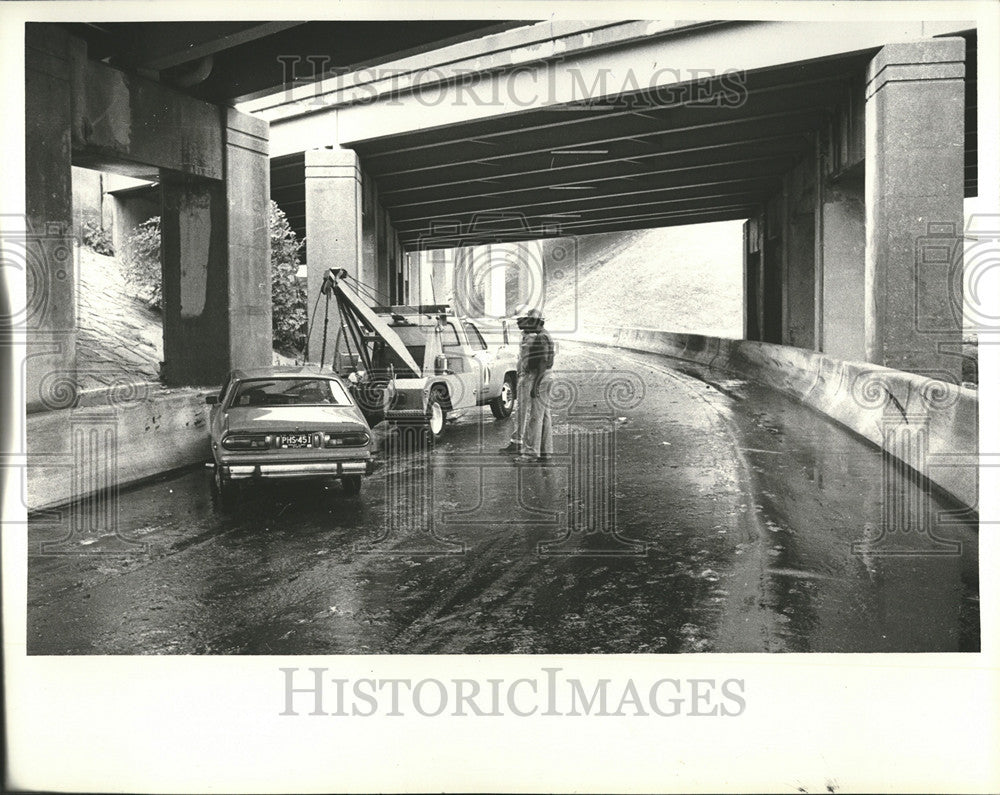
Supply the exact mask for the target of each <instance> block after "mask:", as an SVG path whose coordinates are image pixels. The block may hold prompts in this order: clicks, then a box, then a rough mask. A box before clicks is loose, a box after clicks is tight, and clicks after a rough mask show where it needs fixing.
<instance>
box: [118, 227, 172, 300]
mask: <svg viewBox="0 0 1000 795" xmlns="http://www.w3.org/2000/svg"><path fill="white" fill-rule="evenodd" d="M122 249H123V251H122V256H121V265H122V268H123V272H124V275H125V281H126V282H128V283H129V284H130V285H131V286H132V287H133V288H134V289H135V291H136V298H138V299H139V300H140V301H142V302H143V303H144V304H146V305H147V306H149V307H150V308H151V309H160V308H161V304H162V303H163V290H162V286H163V271H162V268H161V267H160V216H158V215H156V216H153V217H152V218H150V219H149V220H148V221H144V222H143V223H141V224H139V225H138V226H137V227H136V228H135V229H133V230H132V231H131V232H129V233H128V235H127V236H126V237H125V242H124V245H123V246H122Z"/></svg>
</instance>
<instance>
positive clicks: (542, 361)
mask: <svg viewBox="0 0 1000 795" xmlns="http://www.w3.org/2000/svg"><path fill="white" fill-rule="evenodd" d="M526 317H527V319H529V320H530V323H531V326H532V328H534V329H535V331H536V333H535V336H534V338H533V339H532V340H531V343H530V345H529V346H528V357H527V362H526V363H525V370H526V371H527V373H528V377H529V378H530V379H531V388H530V389H529V390H528V396H529V398H530V403H529V407H528V424H527V427H526V428H525V430H524V438H523V440H522V444H521V455H520V456H518V457H517V458H515V459H514V462H515V463H517V464H528V463H533V462H535V461H544V460H546V459H547V458H549V457H550V456H551V455H552V414H551V412H550V410H549V402H550V401H549V389H550V387H551V382H552V378H551V376H550V374H549V371H550V370H551V369H552V365H553V363H554V361H555V343H553V341H552V337H551V336H549V332H547V331H546V330H545V318H543V317H542V313H541V312H540V311H539V310H537V309H531V310H529V311H528V314H527V316H526Z"/></svg>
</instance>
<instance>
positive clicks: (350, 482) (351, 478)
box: [340, 475, 361, 497]
mask: <svg viewBox="0 0 1000 795" xmlns="http://www.w3.org/2000/svg"><path fill="white" fill-rule="evenodd" d="M340 484H341V485H342V486H343V487H344V493H345V494H346V495H347V496H348V497H357V496H358V495H359V494H360V493H361V475H344V476H343V477H342V478H341V479H340Z"/></svg>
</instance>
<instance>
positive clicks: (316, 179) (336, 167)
mask: <svg viewBox="0 0 1000 795" xmlns="http://www.w3.org/2000/svg"><path fill="white" fill-rule="evenodd" d="M305 183H306V185H305V190H306V239H307V240H308V245H309V251H308V254H307V262H306V265H307V268H306V287H307V290H308V293H309V299H308V309H309V311H310V312H312V307H313V304H314V303H315V302H316V296H317V295H318V294H319V289H320V285H321V284H322V281H323V274H324V273H326V271H327V269H328V268H334V269H339V268H344V269H346V270H347V272H348V273H349V274H351V275H352V276H354V277H356V278H358V279H360V280H361V281H365V278H364V273H363V268H362V241H361V223H362V220H361V216H362V195H361V164H360V163H359V161H358V156H357V155H356V154H355V153H354V152H353V151H352V150H350V149H313V150H310V151H308V152H306V166H305ZM317 311H318V312H319V313H320V314H319V316H318V317H317V318H316V319H315V322H312V318H310V322H311V323H312V333H311V334H310V337H309V360H310V361H316V362H318V361H319V357H320V351H321V349H322V346H323V317H324V315H323V312H324V305H323V301H320V304H319V306H318V307H317ZM339 326H340V318H339V315H338V314H337V306H336V303H335V302H333V301H331V303H330V333H329V339H328V340H327V357H326V360H327V361H328V362H329V361H330V355H331V353H332V347H333V345H334V342H335V340H336V336H337V330H338V329H339Z"/></svg>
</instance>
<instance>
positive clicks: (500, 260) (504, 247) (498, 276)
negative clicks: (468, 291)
mask: <svg viewBox="0 0 1000 795" xmlns="http://www.w3.org/2000/svg"><path fill="white" fill-rule="evenodd" d="M516 246H517V244H516V243H515V244H510V243H498V244H496V245H490V246H486V256H485V261H484V262H483V266H484V267H483V268H482V269H481V276H480V278H481V279H482V282H483V314H484V315H485V316H487V317H497V318H500V317H505V316H506V314H507V264H508V260H509V259H511V258H512V257H511V251H512V249H515V248H516Z"/></svg>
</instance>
